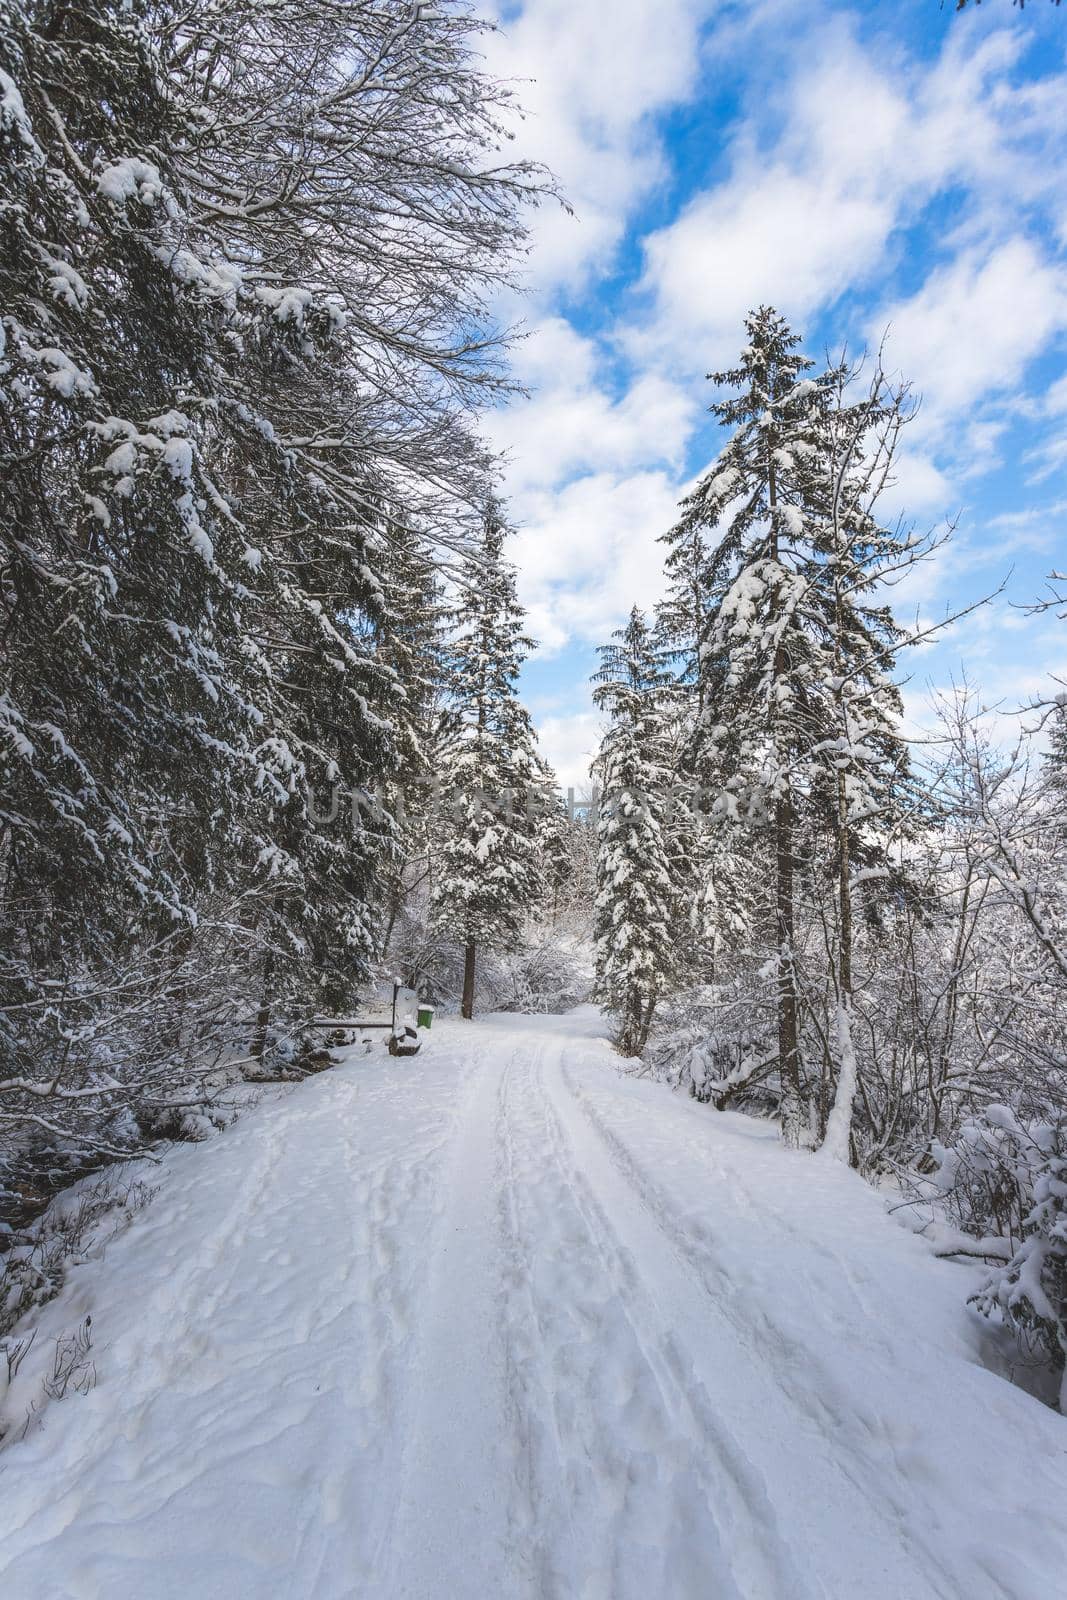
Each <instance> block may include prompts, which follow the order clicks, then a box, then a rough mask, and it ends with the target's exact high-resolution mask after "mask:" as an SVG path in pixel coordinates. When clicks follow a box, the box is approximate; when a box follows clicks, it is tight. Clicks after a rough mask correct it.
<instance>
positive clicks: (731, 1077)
mask: <svg viewBox="0 0 1067 1600" xmlns="http://www.w3.org/2000/svg"><path fill="white" fill-rule="evenodd" d="M775 1048H776V1046H775V1039H774V1019H773V1015H772V1014H771V1012H770V1009H769V1005H768V1002H767V999H766V997H765V996H761V994H760V992H759V989H758V988H754V987H753V986H752V985H751V984H749V983H747V982H745V981H743V980H742V978H741V977H739V976H735V977H734V978H732V979H731V980H729V981H726V980H724V981H723V982H722V983H717V984H698V985H694V986H693V987H692V988H689V989H684V990H682V991H681V992H680V993H678V994H676V995H673V996H672V997H671V998H670V999H669V1000H668V1001H667V1002H665V1003H664V1005H663V1007H662V1011H661V1016H660V1021H659V1024H658V1026H657V1027H656V1030H655V1032H654V1033H653V1035H652V1038H651V1039H650V1041H649V1045H648V1048H647V1050H646V1052H645V1055H646V1060H647V1063H648V1066H649V1068H650V1069H651V1072H652V1076H653V1077H655V1078H659V1079H661V1080H662V1081H663V1082H665V1083H669V1084H670V1085H671V1087H672V1088H675V1089H687V1090H688V1091H689V1093H690V1094H691V1095H692V1096H693V1098H694V1099H696V1100H703V1101H710V1102H711V1103H712V1104H713V1105H714V1106H715V1107H716V1109H718V1110H720V1111H721V1110H725V1109H726V1108H728V1107H730V1108H733V1109H735V1110H746V1111H751V1112H753V1113H755V1114H757V1115H766V1116H770V1115H773V1114H774V1112H775V1111H776V1109H777V1106H778V1100H779V1090H778V1079H777V1074H776V1072H775V1066H776V1061H775Z"/></svg>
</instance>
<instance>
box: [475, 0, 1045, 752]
mask: <svg viewBox="0 0 1067 1600" xmlns="http://www.w3.org/2000/svg"><path fill="white" fill-rule="evenodd" d="M496 16H497V17H498V19H499V21H500V24H501V28H500V31H499V33H497V34H496V35H493V36H491V37H490V39H489V41H488V43H487V45H486V54H487V56H488V57H489V60H490V64H491V66H492V67H493V69H494V70H496V71H497V72H499V73H500V74H501V75H503V76H506V77H509V78H512V79H521V80H524V81H523V82H522V83H521V84H520V85H519V86H518V93H519V97H520V99H521V101H522V103H523V106H524V109H525V116H524V119H523V121H522V122H521V123H518V124H516V129H515V134H516V146H517V148H518V149H519V151H520V152H521V153H522V154H528V155H531V156H534V157H536V158H538V159H540V160H542V161H544V162H545V163H546V164H547V165H549V166H550V167H551V168H552V169H553V171H554V172H555V173H556V174H557V177H558V179H559V181H560V183H561V186H562V188H563V190H564V192H565V193H566V195H567V198H568V200H569V201H570V203H571V205H572V206H573V207H574V211H575V213H576V214H575V215H574V216H569V215H567V214H566V213H564V212H563V211H562V210H560V209H558V208H556V207H554V206H547V207H545V208H543V209H542V210H541V211H540V212H538V213H537V215H536V217H535V219H534V228H533V248H532V252H531V256H530V260H529V266H528V272H527V293H526V295H525V297H524V299H523V300H522V301H521V302H509V303H505V304H503V305H502V306H501V307H500V311H501V314H502V315H504V316H506V317H508V318H509V319H511V320H514V319H516V318H521V320H522V321H523V323H524V325H525V329H526V331H527V335H528V336H527V337H526V339H525V340H524V341H523V342H522V343H521V344H520V346H519V348H518V350H517V352H516V362H515V365H516V369H517V372H518V375H519V377H520V378H521V379H522V380H523V381H524V382H525V383H526V384H527V385H528V386H529V387H530V389H531V391H532V392H531V397H530V399H529V400H525V401H519V402H516V403H515V404H513V405H511V406H510V407H509V408H508V409H507V410H506V411H503V412H500V413H497V414H495V415H494V416H492V417H491V418H490V419H489V421H488V424H487V432H488V433H489V435H490V437H491V438H492V440H493V442H494V443H495V444H497V445H499V446H500V447H502V448H504V449H506V450H507V451H508V456H509V466H508V474H507V489H508V493H509V496H510V502H511V509H512V512H513V515H514V517H515V520H516V521H517V522H518V524H519V534H518V536H517V538H516V541H515V545H514V551H513V553H514V556H515V559H516V560H517V562H518V565H519V569H520V582H521V593H522V596H523V599H524V601H525V603H526V604H527V606H528V607H529V610H530V615H531V628H532V631H533V633H534V634H535V636H536V637H537V638H538V639H539V640H540V641H541V647H540V649H539V651H538V653H537V655H536V656H535V657H534V659H533V660H532V661H531V662H530V663H529V665H528V667H527V669H526V673H525V683H524V687H525V694H526V698H527V701H528V703H529V704H530V706H531V709H532V711H533V712H534V716H535V720H536V721H537V723H538V726H539V729H540V731H541V737H542V743H543V745H544V748H545V751H546V754H547V755H548V756H549V758H550V759H551V760H552V761H553V763H554V765H555V766H556V768H557V770H558V771H559V773H560V776H561V778H562V779H563V781H564V783H569V782H579V781H580V779H581V775H582V773H583V771H584V768H585V765H586V761H587V757H588V754H589V752H590V751H591V750H592V748H593V747H594V746H595V743H596V737H597V724H598V719H597V717H596V714H595V712H594V711H593V708H592V704H591V700H590V694H589V682H588V680H589V674H590V672H591V671H592V669H593V667H594V665H595V661H596V655H595V647H596V645H597V644H598V643H600V642H602V641H603V640H604V639H606V638H607V636H608V635H609V633H610V631H611V629H612V628H614V627H617V626H618V625H619V623H620V622H621V620H622V618H623V617H624V616H625V614H626V613H627V612H628V610H629V608H630V606H631V605H632V604H634V603H635V602H636V603H638V604H641V605H652V604H653V603H654V602H655V600H656V598H657V596H658V593H659V584H660V568H661V547H660V546H659V545H658V544H657V537H658V535H659V534H661V533H662V532H663V531H664V530H665V529H666V528H667V527H669V526H670V523H671V521H672V519H673V514H674V507H675V504H676V502H677V500H678V498H679V497H680V495H681V494H682V493H683V492H684V489H685V487H686V485H687V484H688V483H689V482H690V481H691V479H692V478H693V477H694V476H695V475H697V474H698V473H699V472H700V471H702V470H703V468H704V467H705V466H706V465H707V464H708V462H709V460H710V459H711V458H712V457H713V456H714V455H715V453H716V451H717V449H718V448H719V445H718V442H717V439H716V433H717V429H716V428H715V427H714V426H713V425H711V423H710V419H709V418H708V416H707V412H706V407H707V405H708V403H709V401H710V399H711V398H712V395H711V389H710V386H709V385H708V384H707V382H706V381H705V374H706V373H707V372H708V371H709V370H711V369H713V368H715V367H719V366H722V365H725V364H727V363H729V362H730V361H731V359H732V357H733V356H735V355H736V352H737V350H738V348H739V347H740V345H741V343H742V342H743V341H742V327H741V322H742V318H743V316H744V313H745V311H746V310H747V309H748V308H749V307H751V306H753V305H756V304H759V303H770V304H773V305H775V306H776V307H777V308H778V309H779V310H780V311H782V312H783V313H784V314H785V315H786V316H788V317H789V319H790V320H791V321H792V322H793V324H794V326H795V327H796V328H797V329H798V330H799V331H801V332H802V333H803V334H804V336H805V341H806V344H807V347H808V349H809V353H811V354H812V355H815V356H819V355H820V354H821V353H823V352H824V351H825V350H826V348H827V346H830V347H832V348H833V349H835V350H837V349H839V348H840V346H841V345H842V343H843V342H847V344H848V345H849V347H850V348H851V349H852V350H854V351H857V352H858V351H859V350H861V349H862V348H863V347H864V346H866V345H870V344H872V343H875V344H877V343H878V341H879V340H880V339H881V337H882V335H883V334H884V333H886V330H888V339H887V343H886V362H887V365H888V367H889V368H890V369H891V370H893V371H899V372H900V373H901V374H903V375H904V376H906V377H907V378H908V379H909V380H910V381H911V382H912V384H913V386H914V389H915V391H916V392H917V393H919V394H921V396H922V406H921V409H920V412H919V416H918V419H917V420H916V422H915V423H914V424H913V425H912V426H911V428H910V429H909V430H908V438H907V444H906V448H905V451H904V452H903V455H902V458H901V461H900V468H899V473H898V483H897V486H896V489H895V490H894V496H895V500H894V503H893V504H892V505H891V506H890V507H887V509H889V510H892V511H893V512H896V511H900V512H903V513H904V514H905V515H907V516H909V517H910V518H912V519H914V520H915V521H916V522H917V523H919V524H920V525H923V526H925V525H933V524H936V523H938V522H939V521H941V520H943V519H944V518H946V517H953V518H956V519H957V532H956V535H955V537H954V538H953V540H952V541H951V543H950V544H949V545H948V546H947V548H946V549H945V551H944V553H943V554H942V556H941V557H940V558H939V559H938V560H937V561H936V562H935V563H933V564H931V565H930V566H928V567H926V568H924V569H922V570H921V571H920V572H919V573H918V574H917V575H916V578H915V581H914V582H913V583H912V584H911V585H910V586H909V588H908V590H907V592H906V593H903V594H900V595H899V596H898V598H899V602H900V608H901V610H902V612H903V614H904V615H905V617H907V618H913V617H914V616H915V615H916V612H918V613H919V614H921V615H922V616H923V617H924V618H932V617H934V616H936V615H939V614H943V613H944V612H945V610H946V608H949V607H952V608H955V607H956V606H958V605H959V604H960V603H961V602H965V601H967V600H970V599H974V598H977V597H978V596H979V595H981V594H983V593H986V592H988V591H989V590H991V589H993V588H994V587H995V586H996V585H997V584H998V583H999V582H1000V581H1001V580H1002V579H1003V578H1004V577H1005V576H1006V575H1007V574H1008V571H1009V569H1012V576H1011V578H1010V581H1009V585H1008V588H1007V591H1006V593H1005V595H1004V596H1003V598H1001V599H1000V600H998V601H996V602H995V603H994V604H993V605H991V606H989V607H986V608H985V609H983V610H982V611H980V612H979V613H977V614H976V615H975V616H974V617H973V618H971V619H969V620H967V621H965V622H962V623H960V624H957V625H955V626H954V627H953V628H952V629H951V630H950V631H949V632H948V634H947V635H946V636H944V637H943V638H942V639H941V641H940V643H938V644H937V646H936V647H934V648H930V649H926V650H924V651H923V652H922V653H919V652H916V653H914V657H913V660H912V662H911V666H910V682H909V684H908V686H907V689H906V696H905V698H906V704H907V707H908V711H909V715H910V717H911V718H912V719H913V721H914V722H921V721H922V719H923V718H924V716H925V715H926V712H925V709H924V708H925V703H926V699H927V695H928V693H929V688H930V686H931V685H933V686H934V687H939V686H943V685H947V684H948V683H949V682H950V681H951V680H952V679H953V677H957V678H958V677H959V675H960V673H961V671H964V670H965V671H966V673H967V675H968V676H969V677H970V678H971V679H972V680H973V681H974V682H975V683H976V684H978V685H979V686H980V687H981V689H982V691H983V693H984V695H985V696H986V698H987V699H988V700H989V702H990V703H997V704H999V703H1003V704H1004V705H1005V706H1011V705H1015V704H1017V703H1018V702H1020V701H1021V700H1025V698H1026V697H1027V695H1029V694H1032V693H1034V692H1035V691H1036V690H1038V689H1039V688H1040V687H1041V686H1042V685H1043V683H1045V681H1046V680H1047V678H1048V675H1049V674H1051V673H1059V674H1062V675H1064V676H1067V626H1065V625H1064V624H1063V623H1059V622H1057V621H1056V620H1055V618H1051V617H1050V618H1046V619H1044V620H1035V619H1028V618H1027V617H1025V615H1024V614H1023V613H1022V611H1020V610H1019V609H1018V607H1019V605H1021V604H1024V603H1026V602H1028V601H1030V600H1032V599H1033V598H1034V597H1035V596H1036V595H1037V594H1038V593H1039V592H1040V591H1041V588H1042V585H1043V582H1044V578H1045V575H1046V574H1047V573H1048V572H1049V571H1050V570H1051V569H1052V568H1053V567H1054V566H1057V565H1058V566H1059V567H1060V568H1061V570H1062V568H1063V567H1064V566H1065V565H1067V162H1065V160H1064V155H1063V152H1064V149H1065V138H1067V9H1065V8H1064V7H1059V8H1056V7H1053V6H1051V5H1049V4H1047V3H1045V4H1043V3H1042V0H1031V3H1030V4H1028V5H1027V6H1026V8H1025V10H1024V11H1023V12H1019V10H1018V9H1017V8H1015V7H1013V6H1012V5H1011V4H1010V3H1009V0H984V3H983V4H982V5H981V6H978V7H971V8H969V9H968V10H967V11H965V12H964V13H962V14H960V15H957V14H955V12H954V11H953V10H952V9H951V0H946V5H945V7H944V8H943V9H942V7H941V6H940V4H939V0H869V3H865V4H857V3H851V4H849V3H840V0H612V3H611V4H610V5H606V4H604V0H526V3H524V4H520V5H515V4H506V3H500V4H499V5H498V9H497V11H496ZM1012 602H1015V605H1013V604H1012Z"/></svg>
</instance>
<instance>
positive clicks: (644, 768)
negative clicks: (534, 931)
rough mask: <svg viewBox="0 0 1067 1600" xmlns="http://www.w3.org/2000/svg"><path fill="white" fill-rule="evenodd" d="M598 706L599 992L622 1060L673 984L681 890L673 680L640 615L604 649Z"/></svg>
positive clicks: (640, 1042) (640, 1043) (638, 1047)
mask: <svg viewBox="0 0 1067 1600" xmlns="http://www.w3.org/2000/svg"><path fill="white" fill-rule="evenodd" d="M600 655H601V665H600V668H599V670H598V672H597V673H596V675H595V677H594V680H593V681H594V684H595V686H596V687H595V689H594V691H593V697H594V699H595V701H596V703H597V705H598V706H599V707H601V709H602V710H604V711H606V712H607V715H608V718H609V721H608V725H607V729H606V731H605V733H604V738H603V742H602V744H601V747H600V750H599V753H598V755H597V758H596V762H595V763H594V774H595V776H596V779H597V782H598V785H599V790H600V797H599V812H598V818H597V869H596V882H597V895H596V910H595V922H594V934H595V940H596V976H597V990H598V993H599V995H600V998H601V999H602V1000H603V1002H604V1004H605V1005H606V1006H608V1008H609V1009H610V1010H611V1011H612V1012H613V1013H614V1015H615V1017H616V1019H617V1025H618V1031H617V1035H616V1043H617V1045H618V1048H619V1050H620V1051H621V1052H622V1054H623V1055H628V1056H633V1055H639V1054H640V1053H641V1051H642V1050H643V1049H644V1046H645V1042H646V1040H647V1038H648V1031H649V1028H650V1027H651V1024H652V1019H653V1016H654V1013H655V1009H656V1004H657V1002H658V1000H659V999H660V997H661V996H662V994H663V992H664V990H665V989H666V987H667V986H668V985H669V984H670V983H671V982H672V981H673V979H674V976H675V968H676V958H675V948H674V946H675V939H674V930H673V928H672V914H673V912H674V910H675V885H674V883H673V881H672V878H671V871H670V863H669V859H668V848H667V841H666V836H665V834H666V827H665V821H666V815H667V811H668V809H669V807H670V806H671V804H672V803H673V796H672V793H671V773H670V770H669V767H668V766H667V753H668V752H667V742H666V741H667V730H666V728H665V706H664V702H665V698H666V691H667V684H668V674H667V671H666V668H665V665H664V662H663V659H662V655H661V652H660V651H659V650H658V649H657V647H656V644H655V641H654V639H653V636H652V633H651V631H650V629H649V627H648V624H647V622H646V621H645V618H644V615H643V614H642V612H641V611H639V610H638V609H637V607H636V606H635V607H634V609H633V611H632V612H631V613H630V619H629V621H628V623H627V624H626V626H625V627H624V628H620V629H619V630H617V632H616V633H615V634H614V635H613V642H612V643H610V644H607V645H603V646H601V649H600Z"/></svg>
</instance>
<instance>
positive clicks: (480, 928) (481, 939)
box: [432, 500, 540, 1019]
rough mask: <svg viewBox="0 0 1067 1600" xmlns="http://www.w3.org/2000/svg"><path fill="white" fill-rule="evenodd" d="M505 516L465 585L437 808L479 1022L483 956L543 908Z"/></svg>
mask: <svg viewBox="0 0 1067 1600" xmlns="http://www.w3.org/2000/svg"><path fill="white" fill-rule="evenodd" d="M506 536H507V529H506V527H505V525H504V522H503V519H502V515H501V510H500V507H499V506H498V505H497V504H496V502H495V501H493V500H490V501H489V503H488V505H487V506H486V511H485V518H484V523H483V527H482V536H481V540H480V542H479V544H478V546H477V548H476V549H474V550H472V551H471V552H470V553H469V554H468V555H467V556H466V558H465V559H464V561H463V565H462V571H461V573H460V578H459V588H460V608H459V611H458V613H457V620H458V623H459V628H458V632H457V635H456V637H455V638H454V640H453V641H452V642H451V645H450V647H449V652H448V660H447V678H446V683H447V694H448V701H449V711H450V729H449V733H448V735H447V737H446V738H445V740H444V741H443V746H442V750H441V757H440V759H441V763H442V770H441V772H440V774H439V775H438V776H439V792H438V795H437V798H436V801H435V804H436V808H437V813H438V842H437V846H436V850H435V861H434V886H433V897H432V898H433V920H434V924H435V926H436V928H437V929H438V930H439V931H440V932H441V933H442V934H445V935H448V936H449V937H451V938H458V939H459V940H460V942H461V943H462V945H463V996H462V1007H461V1009H462V1014H463V1016H464V1017H466V1018H468V1019H470V1018H471V1017H473V1015H474V991H475V979H476V963H477V957H478V951H479V949H480V948H483V947H488V948H490V949H493V950H507V949H509V948H511V947H512V946H513V945H514V944H515V942H516V941H517V939H518V938H519V935H520V933H521V930H522V926H523V921H524V919H525V916H526V914H527V912H528V910H529V909H530V907H531V906H532V905H533V904H534V903H535V901H536V899H537V897H538V893H539V887H540V886H539V884H538V880H537V871H536V866H537V851H536V842H535V839H534V830H533V826H532V821H531V817H530V815H529V812H530V793H531V790H532V789H533V788H534V786H535V784H536V781H537V772H536V752H535V735H534V731H533V725H532V724H531V722H530V718H529V714H528V712H527V711H526V708H525V707H524V706H523V704H522V702H521V700H520V699H519V694H518V687H517V685H518V676H519V669H520V667H521V665H522V662H523V660H524V658H525V656H526V654H527V652H528V651H529V649H530V643H531V642H530V640H529V639H528V638H527V637H526V634H525V631H524V630H525V615H524V612H523V610H522V607H521V606H520V604H519V601H518V597H517V595H516V592H515V572H514V569H513V567H512V566H511V565H510V563H509V562H508V561H507V559H506V557H505V555H504V542H505V539H506Z"/></svg>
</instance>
